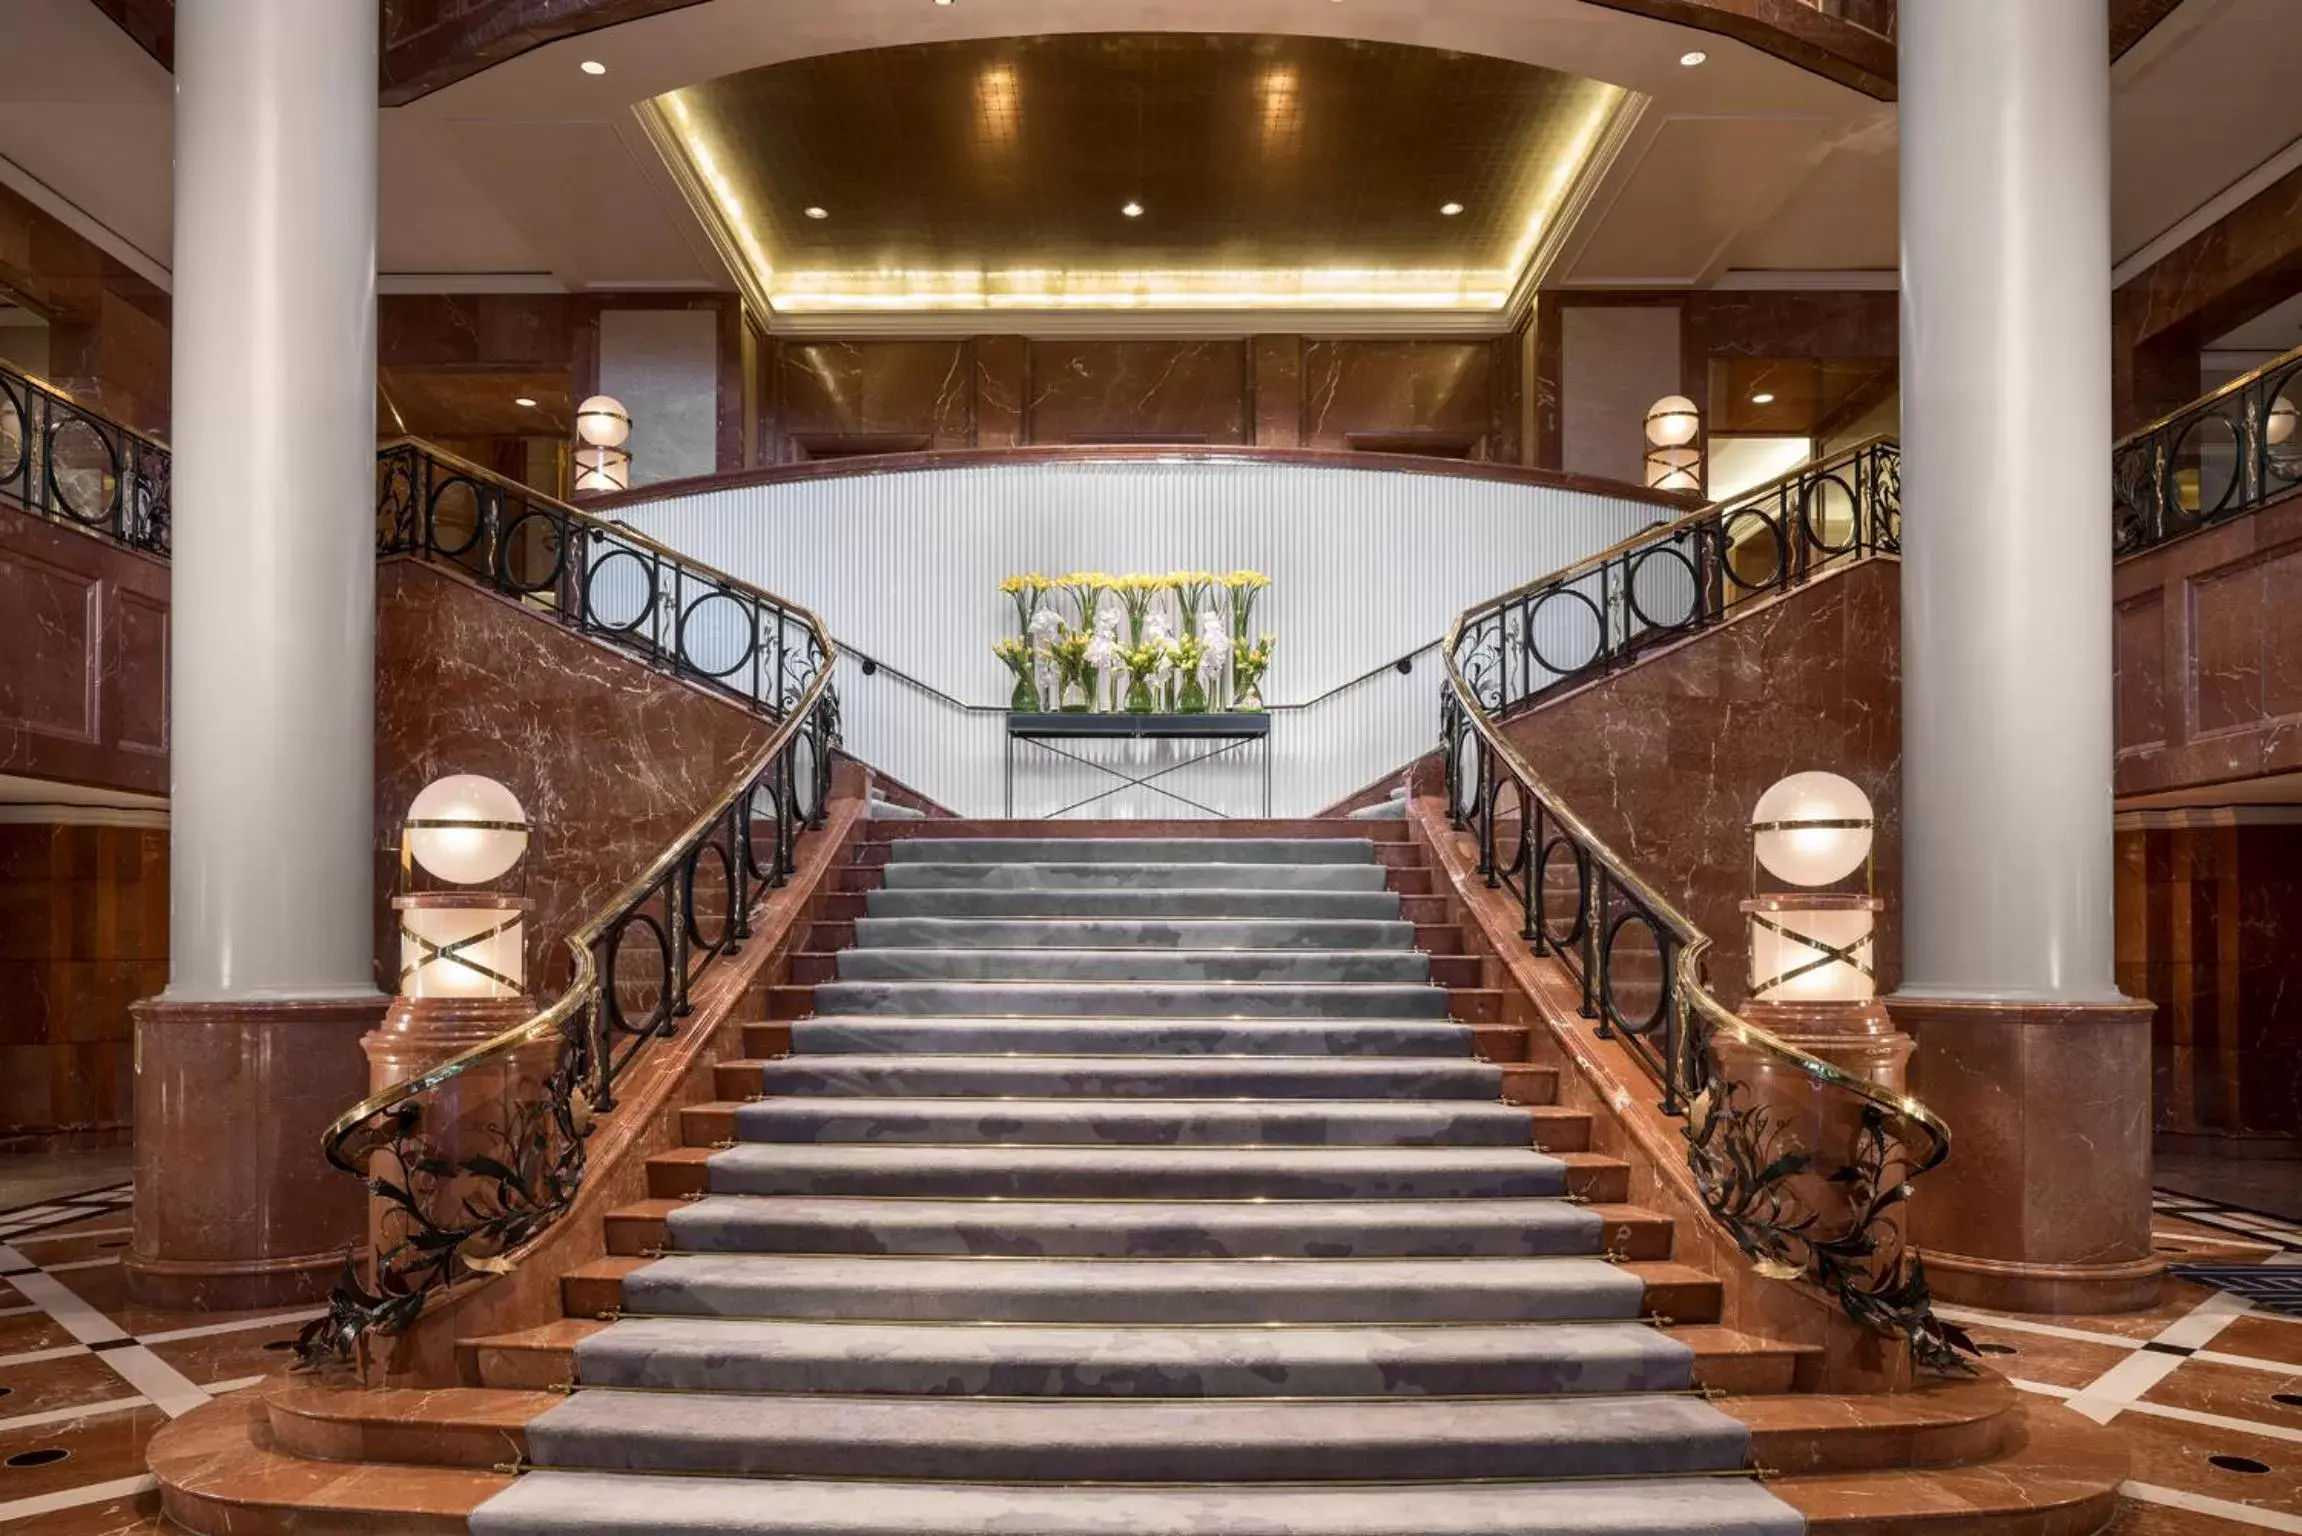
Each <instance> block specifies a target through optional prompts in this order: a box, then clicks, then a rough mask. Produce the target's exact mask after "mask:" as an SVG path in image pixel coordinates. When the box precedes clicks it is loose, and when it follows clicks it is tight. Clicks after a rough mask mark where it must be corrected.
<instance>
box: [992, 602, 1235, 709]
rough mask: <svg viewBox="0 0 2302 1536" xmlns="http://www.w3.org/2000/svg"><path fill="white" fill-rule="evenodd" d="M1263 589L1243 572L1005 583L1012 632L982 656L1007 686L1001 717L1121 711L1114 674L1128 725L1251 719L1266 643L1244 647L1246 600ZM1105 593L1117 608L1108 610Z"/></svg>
mask: <svg viewBox="0 0 2302 1536" xmlns="http://www.w3.org/2000/svg"><path fill="white" fill-rule="evenodd" d="M1270 584H1271V578H1270V577H1268V576H1265V575H1264V574H1263V573H1262V572H1260V571H1244V570H1242V571H1231V572H1229V573H1227V574H1221V575H1218V574H1217V573H1215V572H1212V571H1190V570H1174V571H1168V572H1166V573H1164V574H1151V573H1148V572H1134V573H1130V574H1128V575H1124V576H1111V575H1106V574H1105V573H1103V572H1101V571H1071V572H1068V573H1066V574H1064V575H1061V576H1055V577H1048V576H1042V575H1040V574H1039V573H1038V572H1036V571H1028V572H1024V573H1022V574H1020V575H1015V576H1009V577H1007V578H1006V579H1005V580H1003V581H1001V582H1000V583H999V590H1000V591H1001V592H1003V593H1005V594H1006V596H1007V598H1008V599H1009V601H1011V602H1012V603H1013V604H1014V605H1015V623H1016V628H1017V631H1018V632H1017V634H1016V635H1015V636H1014V637H1012V638H1009V639H1004V640H1001V641H998V642H997V643H996V644H994V645H993V646H992V653H993V654H994V655H996V656H997V657H998V658H999V660H1000V661H1001V662H1002V663H1003V664H1004V665H1005V666H1006V667H1007V669H1008V670H1009V671H1011V672H1013V673H1014V674H1015V690H1014V695H1013V698H1012V701H1011V704H1010V707H1011V708H1013V709H1015V710H1017V711H1018V712H1022V713H1029V712H1033V711H1037V710H1040V709H1050V708H1054V709H1062V710H1066V711H1072V712H1078V711H1083V710H1092V709H1111V708H1119V707H1122V705H1121V702H1120V701H1121V682H1122V674H1124V682H1125V693H1124V697H1125V703H1124V706H1123V707H1124V708H1126V709H1127V710H1129V711H1132V712H1135V713H1148V712H1152V711H1155V710H1157V709H1160V708H1162V707H1164V708H1167V709H1170V710H1181V711H1183V712H1186V713H1191V714H1197V713H1200V712H1201V711H1204V710H1208V709H1224V708H1233V709H1260V708H1262V707H1263V700H1262V694H1261V688H1260V685H1261V682H1262V678H1263V672H1264V669H1265V668H1267V667H1268V666H1269V665H1270V662H1271V636H1270V635H1268V634H1266V635H1264V636H1263V637H1262V639H1261V640H1260V641H1259V642H1257V643H1255V644H1253V645H1250V644H1249V643H1248V640H1247V636H1248V634H1249V625H1250V623H1251V621H1252V618H1253V614H1254V607H1255V598H1256V596H1257V595H1258V594H1259V593H1261V592H1262V590H1263V589H1264V588H1265V587H1268V586H1269V585H1270ZM1051 592H1052V593H1059V594H1060V595H1061V601H1054V600H1050V599H1049V597H1048V594H1049V593H1051ZM1105 593H1110V594H1111V595H1112V596H1114V597H1116V598H1117V599H1118V602H1117V603H1116V604H1112V605H1106V604H1105V603H1104V601H1103V597H1104V594H1105ZM1170 594H1172V596H1171V597H1170ZM1065 609H1069V610H1070V612H1069V613H1066V612H1065V611H1064V610H1065ZM1122 618H1124V620H1125V621H1126V631H1125V633H1126V639H1125V640H1124V641H1122V640H1121V638H1120V634H1121V630H1120V621H1121V619H1122ZM1042 667H1045V668H1047V669H1049V670H1048V672H1046V673H1043V672H1042V671H1041V670H1040V669H1041V668H1042Z"/></svg>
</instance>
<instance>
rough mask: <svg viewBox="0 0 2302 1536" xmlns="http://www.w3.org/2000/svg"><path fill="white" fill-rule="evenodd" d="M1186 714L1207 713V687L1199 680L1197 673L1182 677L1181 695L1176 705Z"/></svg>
mask: <svg viewBox="0 0 2302 1536" xmlns="http://www.w3.org/2000/svg"><path fill="white" fill-rule="evenodd" d="M1176 707H1177V708H1178V709H1179V710H1180V711H1181V712H1182V713H1184V714H1186V715H1203V714H1205V713H1207V688H1206V685H1205V684H1203V683H1201V682H1200V681H1199V674H1198V673H1196V672H1193V673H1191V674H1190V675H1189V676H1188V677H1186V678H1184V679H1183V696H1182V698H1181V700H1180V701H1178V703H1177V706H1176Z"/></svg>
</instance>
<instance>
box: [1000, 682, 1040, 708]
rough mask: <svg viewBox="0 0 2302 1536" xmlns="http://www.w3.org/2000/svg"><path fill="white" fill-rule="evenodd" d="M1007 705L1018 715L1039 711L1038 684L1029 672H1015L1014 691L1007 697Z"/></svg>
mask: <svg viewBox="0 0 2302 1536" xmlns="http://www.w3.org/2000/svg"><path fill="white" fill-rule="evenodd" d="M1007 707H1008V708H1009V709H1011V710H1013V711H1015V713H1017V714H1019V715H1036V714H1038V713H1039V685H1038V684H1037V683H1035V682H1033V681H1032V680H1031V674H1030V673H1029V672H1018V673H1016V674H1015V692H1014V693H1013V695H1011V696H1010V697H1009V698H1008V700H1007Z"/></svg>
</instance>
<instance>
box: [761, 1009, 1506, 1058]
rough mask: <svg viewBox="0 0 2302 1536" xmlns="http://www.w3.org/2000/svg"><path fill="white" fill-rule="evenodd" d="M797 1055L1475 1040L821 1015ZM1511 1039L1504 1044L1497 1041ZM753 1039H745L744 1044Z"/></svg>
mask: <svg viewBox="0 0 2302 1536" xmlns="http://www.w3.org/2000/svg"><path fill="white" fill-rule="evenodd" d="M788 1028H789V1029H790V1032H791V1039H792V1049H793V1050H794V1051H795V1052H796V1053H797V1055H799V1056H801V1057H805V1056H810V1055H841V1056H844V1055H897V1056H909V1055H970V1056H981V1055H997V1054H1001V1053H1006V1052H1016V1053H1022V1054H1027V1055H1035V1056H1048V1055H1057V1056H1162V1055H1165V1056H1256V1057H1261V1056H1321V1057H1330V1058H1333V1057H1352V1058H1362V1057H1380V1058H1383V1059H1386V1060H1397V1059H1402V1058H1411V1059H1438V1060H1448V1061H1456V1062H1460V1061H1465V1060H1468V1059H1469V1058H1470V1056H1471V1050H1472V1046H1473V1043H1474V1040H1475V1039H1476V1038H1477V1037H1476V1036H1474V1034H1473V1032H1472V1031H1471V1030H1470V1029H1469V1028H1467V1027H1465V1026H1463V1025H1461V1024H1456V1023H1452V1022H1450V1021H1447V1020H1441V1019H1433V1020H1427V1021H1415V1020H1401V1021H1395V1022H1384V1021H1381V1020H1370V1021H1367V1022H1348V1023H1346V1022H1339V1021H1334V1020H1323V1021H1319V1022H1303V1021H1288V1020H1270V1021H1255V1022H1254V1023H1253V1024H1250V1025H1246V1026H1238V1025H1232V1024H1229V1023H1226V1022H1223V1021H1220V1020H1212V1019H1209V1020H1198V1021H1193V1020H1188V1019H1163V1020H1157V1021H1149V1020H1144V1021H1137V1020H1124V1021H1111V1022H1103V1021H1096V1020H1084V1021H1081V1022H1079V1023H1077V1024H1067V1023H1065V1022H1064V1021H1062V1020H1055V1021H1052V1022H1042V1021H1039V1020H1030V1021H1024V1020H1003V1019H995V1018H977V1019H968V1018H949V1017H947V1018H943V1019H928V1018H924V1017H920V1018H913V1019H908V1020H907V1019H904V1018H902V1017H899V1016H894V1015H882V1016H879V1017H873V1018H837V1017H817V1018H812V1019H799V1020H795V1021H794V1022H793V1023H791V1024H790V1025H789V1026H788ZM1501 1036H1507V1037H1508V1038H1507V1039H1505V1038H1501ZM748 1038H749V1037H748V1035H747V1040H748ZM1524 1038H1525V1031H1523V1030H1516V1029H1513V1030H1506V1031H1502V1032H1500V1036H1499V1037H1498V1039H1497V1040H1496V1041H1494V1042H1492V1044H1493V1045H1494V1046H1495V1047H1496V1048H1498V1049H1499V1048H1501V1047H1502V1046H1504V1045H1507V1044H1509V1043H1512V1042H1514V1041H1515V1042H1518V1043H1520V1044H1521V1045H1522V1047H1523V1042H1524Z"/></svg>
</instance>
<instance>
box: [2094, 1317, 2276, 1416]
mask: <svg viewBox="0 0 2302 1536" xmlns="http://www.w3.org/2000/svg"><path fill="white" fill-rule="evenodd" d="M2253 1310H2254V1303H2252V1302H2250V1301H2248V1300H2247V1299H2246V1298H2245V1297H2243V1296H2233V1295H2231V1294H2230V1293H2229V1292H2228V1291H2216V1292H2215V1293H2214V1294H2213V1295H2211V1296H2209V1297H2207V1298H2206V1299H2205V1300H2204V1301H2201V1302H2200V1303H2198V1305H2197V1306H2195V1307H2192V1308H2191V1309H2190V1310H2189V1311H2187V1312H2185V1313H2183V1314H2182V1315H2181V1316H2180V1317H2178V1318H2176V1319H2175V1320H2174V1321H2173V1322H2171V1323H2169V1324H2167V1325H2166V1326H2165V1327H2164V1328H2161V1329H2160V1330H2159V1331H2158V1332H2157V1334H2156V1335H2154V1336H2153V1337H2151V1338H2149V1339H2146V1340H2143V1341H2142V1342H2141V1343H2139V1344H2138V1345H2137V1346H2136V1348H2135V1350H2134V1352H2133V1353H2132V1354H2130V1355H2128V1356H2127V1357H2126V1358H2125V1359H2123V1360H2121V1361H2119V1362H2118V1363H2117V1364H2116V1365H2114V1366H2112V1367H2111V1368H2110V1369H2109V1370H2107V1371H2104V1372H2103V1373H2102V1374H2101V1375H2100V1376H2097V1377H2095V1378H2094V1380H2093V1381H2091V1382H2089V1383H2087V1385H2086V1386H2085V1387H2084V1388H2083V1389H2082V1390H2081V1391H2079V1392H2078V1393H2077V1394H2076V1395H2074V1396H2073V1397H2072V1398H2071V1399H2070V1411H2071V1412H2073V1413H2077V1414H2083V1415H2084V1416H2085V1417H2087V1418H2090V1419H2092V1420H2093V1421H2094V1422H2095V1423H2097V1424H2107V1423H2109V1422H2110V1421H2111V1420H2112V1419H2115V1418H2117V1417H2118V1415H2119V1414H2121V1413H2123V1412H2124V1411H2125V1410H2126V1409H2127V1407H2128V1406H2129V1405H2131V1404H2132V1403H2133V1402H2134V1401H2135V1400H2136V1399H2137V1398H2139V1397H2141V1396H2142V1394H2143V1393H2145V1392H2147V1391H2149V1390H2150V1389H2151V1388H2152V1387H2155V1386H2157V1385H2158V1383H2160V1382H2162V1381H2164V1380H2165V1379H2166V1378H2167V1377H2169V1376H2171V1375H2173V1374H2174V1373H2175V1372H2176V1371H2177V1370H2179V1369H2181V1367H2182V1362H2184V1361H2185V1360H2188V1359H2191V1358H2192V1357H2193V1355H2194V1353H2195V1352H2196V1351H2197V1350H2200V1349H2203V1348H2205V1347H2206V1345H2207V1343H2208V1342H2209V1341H2211V1340H2212V1339H2213V1337H2214V1336H2215V1335H2216V1334H2218V1333H2220V1332H2221V1331H2222V1330H2223V1329H2225V1328H2227V1327H2229V1326H2230V1325H2231V1324H2232V1323H2233V1322H2235V1321H2237V1320H2238V1319H2239V1318H2241V1317H2244V1316H2245V1315H2246V1314H2247V1313H2249V1312H2251V1311H2253ZM2153 1344H2156V1345H2161V1346H2163V1348H2160V1349H2153V1348H2151V1347H2150V1346H2151V1345H2153Z"/></svg>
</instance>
